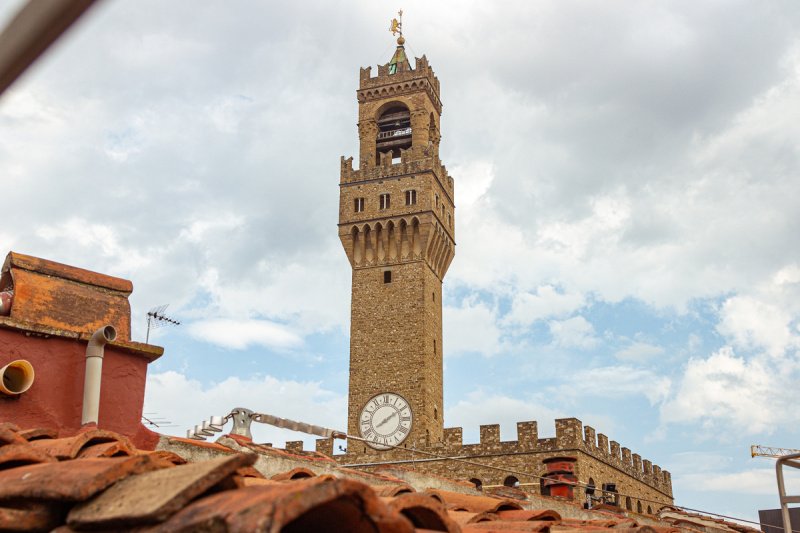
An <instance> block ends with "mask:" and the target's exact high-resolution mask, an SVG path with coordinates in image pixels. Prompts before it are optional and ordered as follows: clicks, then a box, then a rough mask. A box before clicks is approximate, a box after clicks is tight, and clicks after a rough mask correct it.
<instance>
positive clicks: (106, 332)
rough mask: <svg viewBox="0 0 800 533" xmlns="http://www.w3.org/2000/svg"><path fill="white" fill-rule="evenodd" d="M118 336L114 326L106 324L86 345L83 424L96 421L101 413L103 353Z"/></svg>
mask: <svg viewBox="0 0 800 533" xmlns="http://www.w3.org/2000/svg"><path fill="white" fill-rule="evenodd" d="M116 338H117V330H116V329H114V326H104V327H102V328H100V329H98V330H97V331H95V332H94V334H92V336H91V338H90V339H89V344H87V345H86V375H85V378H84V381H83V415H82V417H81V425H84V424H90V423H95V424H97V419H98V417H99V413H100V383H101V381H102V378H103V355H104V354H105V346H106V343H107V342H111V341H113V340H114V339H116Z"/></svg>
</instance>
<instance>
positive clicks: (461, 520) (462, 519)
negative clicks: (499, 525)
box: [447, 510, 500, 526]
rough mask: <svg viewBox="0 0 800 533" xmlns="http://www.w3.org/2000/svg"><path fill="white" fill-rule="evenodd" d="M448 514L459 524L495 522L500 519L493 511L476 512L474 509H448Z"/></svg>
mask: <svg viewBox="0 0 800 533" xmlns="http://www.w3.org/2000/svg"><path fill="white" fill-rule="evenodd" d="M447 515H448V516H449V517H450V518H451V519H452V520H453V521H454V522H456V523H457V524H458V525H460V526H465V525H467V524H477V523H478V522H495V521H499V520H500V519H499V518H498V517H497V515H496V514H494V513H492V512H486V511H483V512H480V513H474V512H472V511H452V510H450V511H447Z"/></svg>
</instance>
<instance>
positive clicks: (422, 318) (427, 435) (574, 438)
mask: <svg viewBox="0 0 800 533" xmlns="http://www.w3.org/2000/svg"><path fill="white" fill-rule="evenodd" d="M403 43H404V40H403V37H402V35H401V36H400V38H399V39H398V46H397V49H396V50H395V53H394V55H393V57H392V59H391V60H390V62H389V63H388V64H386V65H381V66H379V67H378V73H377V76H373V75H372V71H371V67H367V68H362V69H361V74H360V83H359V89H358V91H357V98H358V106H359V113H358V117H359V120H358V134H359V141H360V145H359V158H358V163H359V165H358V169H354V168H353V158H352V157H350V158H347V159H345V158H344V157H342V160H341V175H340V202H339V238H340V240H341V242H342V246H343V247H344V250H345V253H346V254H347V258H348V260H349V261H350V265H351V267H352V304H351V305H352V308H351V330H350V332H351V337H350V386H349V397H348V400H349V401H348V424H347V431H348V434H349V435H351V436H359V437H360V438H359V439H353V438H351V439H349V440H348V443H347V452H346V453H345V454H344V455H339V456H336V459H337V460H338V461H339V463H340V464H342V465H346V466H351V467H358V468H366V469H375V468H381V467H386V466H388V465H393V464H396V465H397V464H400V465H413V468H415V469H417V470H420V471H423V472H426V473H430V474H436V475H441V476H445V477H449V478H454V479H461V480H466V481H471V482H473V483H474V484H475V486H479V487H487V488H488V487H492V486H500V487H503V486H505V487H513V488H519V489H521V490H523V491H527V492H529V493H540V494H543V495H549V494H551V493H550V487H551V485H549V484H548V482H547V481H546V478H547V475H548V472H547V467H546V464H545V463H544V462H545V461H548V460H550V461H551V462H552V460H553V459H554V458H558V457H566V458H567V459H568V464H570V465H571V466H570V471H569V473H568V478H569V479H572V480H574V481H575V482H576V483H577V485H576V488H575V490H573V489H572V486H571V485H570V489H569V493H570V497H571V498H574V499H577V500H583V499H585V498H586V497H587V495H592V492H593V491H592V490H591V489H592V488H594V489H595V490H594V496H595V498H596V499H597V500H598V501H599V500H602V501H605V502H608V503H611V504H612V505H617V506H619V507H621V508H623V509H628V510H632V511H638V512H642V513H648V512H649V513H655V512H657V510H658V509H659V508H660V507H661V506H663V505H669V504H671V503H672V502H673V498H672V481H671V477H670V474H669V472H667V471H662V470H661V468H660V467H659V466H657V465H653V464H652V463H651V462H650V461H648V460H642V459H641V457H640V456H639V455H638V454H632V453H631V451H630V450H629V449H628V448H624V447H621V446H620V445H619V443H617V442H614V441H612V442H610V443H609V440H608V438H607V437H606V436H604V435H602V434H600V435H596V434H595V430H594V429H593V428H591V427H589V426H586V427H583V425H582V423H581V421H580V420H577V419H574V418H569V419H561V420H556V437H555V438H545V439H540V438H539V437H538V429H537V423H536V422H520V423H518V425H517V430H518V439H517V440H516V441H508V442H502V441H501V440H500V429H499V426H498V425H488V426H481V432H480V435H481V437H480V442H479V443H477V444H464V443H463V442H462V429H461V428H448V429H445V428H444V422H443V408H444V406H443V392H442V348H443V346H442V281H443V279H444V276H445V274H446V273H447V269H448V267H449V265H450V263H451V261H452V260H453V257H454V253H455V201H454V197H455V193H454V183H453V179H452V178H451V177H450V175H449V174H448V173H447V170H446V168H445V167H444V165H443V164H442V162H441V161H440V159H439V142H440V139H441V135H440V117H441V113H442V103H441V99H440V96H439V80H438V79H437V78H436V76H435V74H434V72H433V70H432V68H431V67H430V65H429V63H428V60H427V58H426V57H425V56H423V57H421V58H417V59H416V62H415V66H414V67H413V68H412V67H411V65H410V63H409V61H408V59H407V58H406V55H405V49H404V46H403ZM288 444H289V443H287V445H288ZM331 446H332V443H331V441H329V440H320V441H319V442H318V448H317V449H318V451H320V452H323V453H326V454H328V455H332V449H331ZM444 457H451V458H452V457H457V458H459V459H460V461H453V460H450V459H443V458H444ZM559 464H561V463H559ZM564 464H567V463H564ZM604 489H608V490H604ZM553 494H555V493H553Z"/></svg>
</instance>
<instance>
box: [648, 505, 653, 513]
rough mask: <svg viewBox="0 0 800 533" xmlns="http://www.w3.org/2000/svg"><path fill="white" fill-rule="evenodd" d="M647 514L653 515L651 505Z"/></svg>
mask: <svg viewBox="0 0 800 533" xmlns="http://www.w3.org/2000/svg"><path fill="white" fill-rule="evenodd" d="M647 514H653V509H652V508H651V507H650V506H649V505H648V506H647Z"/></svg>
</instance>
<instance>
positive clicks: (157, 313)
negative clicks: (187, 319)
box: [144, 304, 181, 344]
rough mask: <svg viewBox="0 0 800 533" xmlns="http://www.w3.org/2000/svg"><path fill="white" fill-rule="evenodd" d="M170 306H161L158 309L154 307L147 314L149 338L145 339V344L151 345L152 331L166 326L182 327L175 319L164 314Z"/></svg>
mask: <svg viewBox="0 0 800 533" xmlns="http://www.w3.org/2000/svg"><path fill="white" fill-rule="evenodd" d="M167 307H169V304H164V305H159V306H158V307H154V308H152V309H151V310H149V311H148V312H147V337H146V338H145V341H144V343H145V344H150V330H151V329H156V328H160V327H161V326H164V325H169V324H171V325H173V326H180V325H181V323H180V322H178V321H177V320H175V319H174V318H170V317H168V316H166V315H165V314H164V311H166V309H167Z"/></svg>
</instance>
